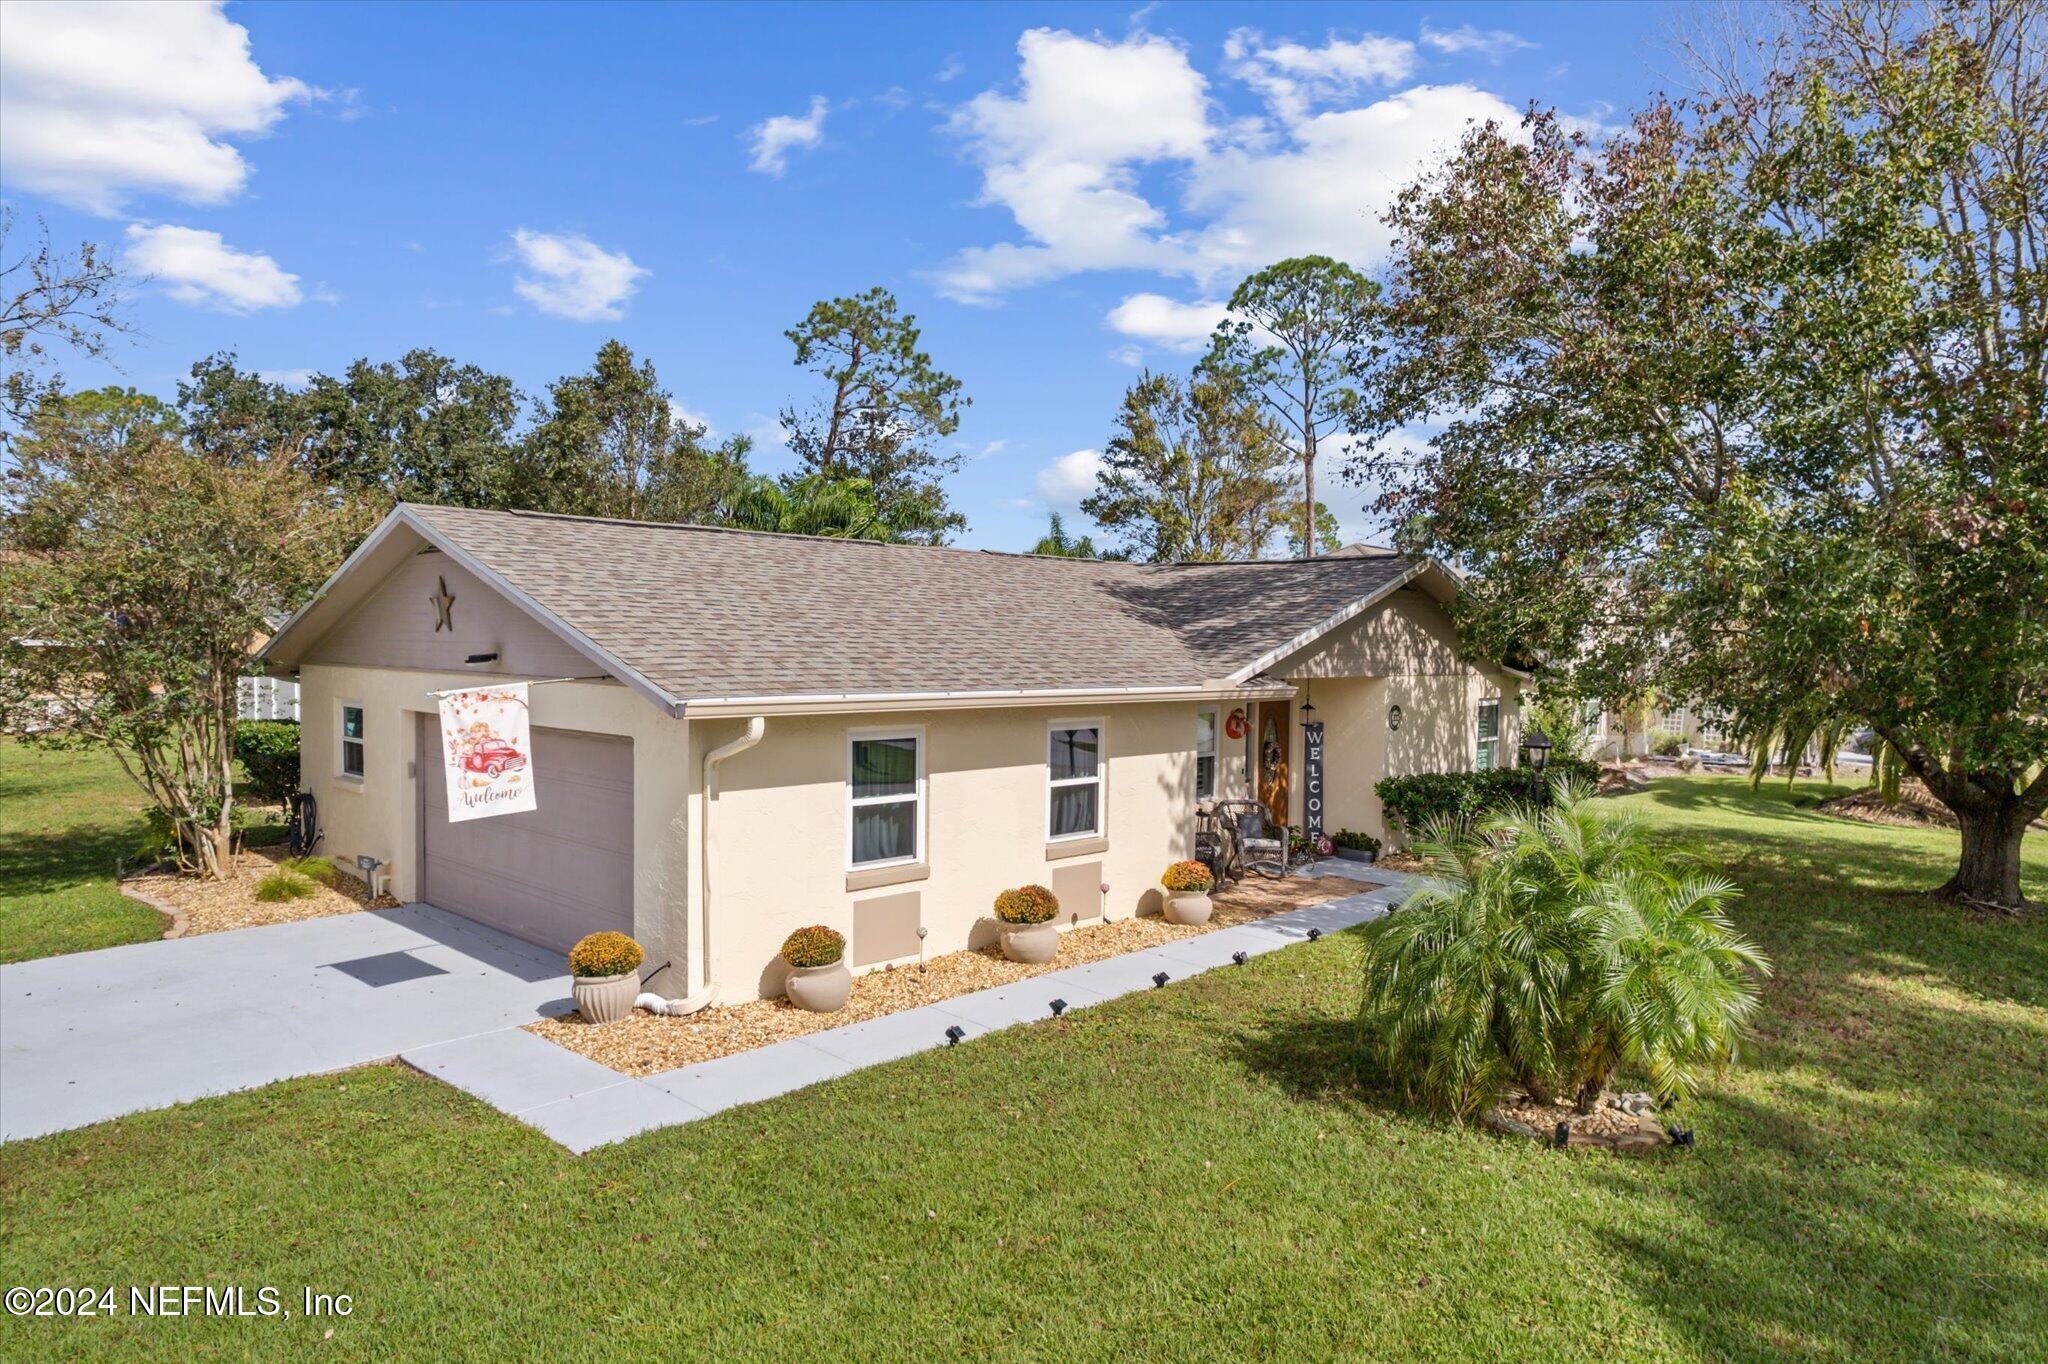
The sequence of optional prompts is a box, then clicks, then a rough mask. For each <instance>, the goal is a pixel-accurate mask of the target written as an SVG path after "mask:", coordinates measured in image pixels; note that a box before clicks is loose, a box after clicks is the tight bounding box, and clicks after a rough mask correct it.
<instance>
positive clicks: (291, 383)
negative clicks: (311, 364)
mask: <svg viewBox="0 0 2048 1364" xmlns="http://www.w3.org/2000/svg"><path fill="white" fill-rule="evenodd" d="M317 373H319V371H318V370H311V369H259V370H257V371H256V377H257V378H259V379H261V380H262V381H263V382H264V383H266V384H283V385H284V386H285V387H286V388H304V387H305V386H306V385H307V384H310V383H312V382H313V376H314V375H315V374H317Z"/></svg>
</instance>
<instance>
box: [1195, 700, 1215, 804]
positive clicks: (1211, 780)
mask: <svg viewBox="0 0 2048 1364" xmlns="http://www.w3.org/2000/svg"><path fill="white" fill-rule="evenodd" d="M1215 795H1216V712H1215V711H1213V710H1198V711H1196V712H1195V799H1196V800H1211V799H1214V798H1215Z"/></svg>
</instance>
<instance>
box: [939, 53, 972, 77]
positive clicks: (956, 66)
mask: <svg viewBox="0 0 2048 1364" xmlns="http://www.w3.org/2000/svg"><path fill="white" fill-rule="evenodd" d="M966 70H967V63H966V62H963V61H961V60H960V54H959V53H957V52H948V53H947V54H946V61H945V64H944V65H943V66H941V67H940V68H939V69H938V70H937V71H935V72H933V73H932V79H933V80H935V81H938V82H939V83H940V84H941V85H943V84H945V83H946V82H947V81H951V80H958V79H959V78H960V76H961V75H962V74H963V73H965V71H966Z"/></svg>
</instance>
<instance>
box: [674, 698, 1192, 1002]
mask: <svg viewBox="0 0 2048 1364" xmlns="http://www.w3.org/2000/svg"><path fill="white" fill-rule="evenodd" d="M1194 715H1195V707H1194V706H1193V705H1189V704H1180V703H1171V704H1150V705H1127V706H1112V707H1108V708H1105V709H1101V710H1096V711H1091V712H1085V713H1083V712H1074V711H1068V710H1063V709H1052V708H1036V707H1033V708H1017V709H1002V710H980V711H924V712H916V713H912V714H905V715H894V716H884V717H874V716H858V715H834V716H806V717H787V718H783V717H770V718H769V720H768V722H767V729H766V732H765V734H764V736H763V738H762V741H761V743H760V744H759V745H757V746H756V747H754V748H752V749H749V750H748V751H746V752H744V753H741V754H739V755H737V756H735V757H733V758H730V759H728V760H727V761H726V762H725V763H724V764H723V765H722V767H721V768H720V772H719V780H718V786H719V794H718V796H717V798H716V800H715V801H714V802H710V804H711V806H712V809H711V812H710V820H711V823H710V831H711V835H710V836H711V854H710V855H711V858H712V868H711V869H712V883H713V887H714V889H713V892H712V900H711V914H712V921H713V922H712V941H711V959H712V962H713V966H714V970H715V971H716V973H717V975H718V977H719V979H720V980H721V981H722V982H725V983H726V984H727V986H728V988H729V989H732V990H737V991H739V992H740V994H741V995H742V996H743V997H744V996H745V995H748V994H763V995H765V994H773V993H776V992H777V991H779V989H780V986H781V971H780V967H779V966H778V965H777V960H776V953H777V952H778V950H779V949H780V947H781V944H782V939H783V938H784V937H785V936H787V935H788V933H789V931H790V930H791V929H793V928H797V927H800V926H801V925H803V924H810V923H823V924H828V925H830V926H832V927H834V928H837V929H838V930H839V931H841V932H843V933H846V934H848V936H849V937H850V938H858V936H859V927H858V924H857V920H856V915H857V913H858V912H859V911H858V909H857V906H859V905H860V904H862V903H864V902H866V901H868V900H870V899H872V898H874V897H875V896H876V894H877V892H874V891H868V892H848V891H847V890H846V888H845V878H846V872H847V870H848V868H847V864H846V842H847V836H846V822H847V804H846V801H847V792H846V767H847V732H848V731H849V730H850V729H865V728H903V729H913V728H918V727H922V729H923V732H924V735H925V741H926V750H925V773H926V778H925V780H926V798H925V811H924V817H925V820H926V833H925V844H924V853H925V856H924V861H925V864H926V865H927V866H928V867H929V868H930V874H929V876H928V877H927V878H925V879H923V880H921V881H919V882H918V883H917V885H916V886H915V890H916V892H917V894H918V895H919V896H920V899H921V905H920V914H921V916H922V922H923V924H924V926H925V928H926V930H927V937H926V939H925V953H926V955H927V956H938V955H940V954H942V953H946V952H953V951H959V950H961V949H963V948H966V947H970V946H981V945H984V944H986V943H989V942H992V941H994V938H995V926H994V921H993V919H991V918H990V909H991V905H992V904H993V902H994V900H995V897H996V894H997V893H998V892H999V891H1002V890H1006V889H1008V888H1010V887H1012V886H1019V885H1024V884H1027V883H1030V882H1036V883H1038V884H1040V885H1047V886H1051V885H1053V884H1054V883H1055V881H1066V882H1067V883H1068V884H1073V882H1072V881H1071V880H1070V879H1069V878H1071V877H1073V876H1075V875H1077V873H1075V872H1071V871H1066V870H1063V869H1064V868H1068V867H1081V866H1097V867H1099V868H1100V870H1099V872H1090V873H1085V874H1086V875H1088V876H1089V877H1090V878H1091V884H1094V885H1100V884H1102V883H1105V882H1106V883H1108V885H1109V887H1110V890H1109V892H1108V893H1107V894H1106V895H1103V896H1102V908H1103V910H1104V911H1105V912H1106V913H1107V914H1108V916H1109V917H1111V918H1124V917H1128V916H1130V915H1131V914H1133V913H1137V912H1156V911H1157V908H1158V903H1159V897H1158V896H1157V894H1156V893H1155V889H1156V886H1157V882H1158V879H1159V875H1160V873H1161V872H1163V871H1164V870H1165V869H1166V865H1167V863H1169V862H1172V861H1174V860H1176V859H1177V858H1180V857H1184V856H1187V855H1188V853H1189V852H1190V851H1191V850H1192V846H1193V828H1192V825H1193V819H1194V752H1193V744H1194V724H1195V720H1194ZM1055 719H1058V720H1061V721H1101V722H1103V723H1104V724H1105V727H1106V730H1107V750H1108V755H1109V757H1108V776H1107V784H1106V790H1105V794H1104V799H1105V810H1106V816H1107V822H1106V826H1105V827H1106V831H1107V836H1108V839H1109V847H1108V849H1107V850H1106V851H1100V852H1088V853H1086V854H1077V855H1076V856H1075V857H1074V858H1073V859H1071V860H1070V859H1065V858H1060V859H1056V860H1053V861H1048V860H1047V859H1046V829H1045V821H1046V800H1047V792H1046V765H1045V756H1046V739H1047V731H1048V727H1049V724H1050V722H1051V721H1053V720H1055ZM692 728H693V729H694V730H695V731H697V732H696V733H695V734H694V735H693V740H692V742H693V746H694V748H695V750H696V751H697V753H699V754H701V753H703V752H705V751H708V750H709V749H710V748H713V747H715V746H717V745H719V744H723V743H725V742H727V741H729V740H730V739H732V738H734V737H736V736H737V735H738V734H739V733H740V732H741V731H742V729H743V728H744V722H743V721H737V720H731V721H726V720H719V721H699V722H697V723H696V724H695V725H693V726H692ZM692 779H693V782H695V781H696V778H695V775H694V765H693V778H692ZM697 785H701V783H697ZM693 799H694V800H696V801H698V802H699V803H700V804H701V803H704V802H703V801H702V792H701V790H696V789H695V787H694V786H693ZM1077 846H1087V845H1085V844H1083V845H1077ZM1087 907H1088V908H1092V907H1093V906H1087ZM1075 913H1076V911H1075V910H1071V909H1068V910H1065V911H1064V912H1063V913H1062V915H1061V918H1060V922H1061V926H1062V927H1063V928H1065V927H1071V926H1072V925H1073V923H1074V922H1075V918H1074V915H1075ZM904 957H905V958H907V959H909V960H915V955H914V948H913V949H912V951H911V952H907V953H905V954H904Z"/></svg>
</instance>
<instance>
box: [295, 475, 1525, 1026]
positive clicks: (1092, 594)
mask: <svg viewBox="0 0 2048 1364" xmlns="http://www.w3.org/2000/svg"><path fill="white" fill-rule="evenodd" d="M1456 591H1457V582H1456V580H1455V578H1454V577H1453V576H1452V575H1450V574H1448V573H1446V572H1445V571H1444V570H1442V569H1441V568H1439V567H1437V566H1434V565H1431V564H1426V563H1417V562H1411V561H1409V560H1406V559H1403V558H1400V557H1398V556H1396V555H1393V554H1390V553H1387V552H1384V551H1377V550H1356V551H1348V552H1346V553H1344V554H1340V555H1333V556H1328V557H1324V558H1319V559H1314V560H1300V561H1273V562H1259V563H1238V564H1125V563H1104V562H1096V561H1090V560H1073V559H1057V558H1040V557H1036V556H1031V555H1019V554H998V553H990V552H983V551H973V550H959V549H934V548H925V547H918V546H906V545H882V544H871V543H866V542H859V541H846V540H830V539H817V538H809V537H803V536H787V535H770V534H761V533H755V532H746V531H733V530H723V529H710V528H704V527H697V526H677V525H649V524H639V523H632V522H622V521H609V520H600V519H590V518H581V517H566V516H550V515H541V514H530V513H523V512H503V511H476V510H460V509H453V508H445V507H427V506H411V505H407V506H401V507H399V508H398V509H397V510H395V511H394V512H393V513H392V514H391V515H390V516H389V517H388V518H387V519H386V520H385V521H384V523H383V524H382V525H381V526H379V527H378V529H377V530H376V532H375V533H374V534H372V535H371V536H370V537H369V538H368V539H367V540H366V541H365V542H364V543H363V544H362V546H361V547H360V548H358V549H357V550H356V552H355V553H354V554H353V555H352V556H351V557H350V558H349V560H348V562H347V563H346V564H344V565H343V566H342V568H341V569H340V570H339V571H338V572H337V573H336V574H335V575H334V577H333V578H332V579H331V580H330V581H329V582H328V583H327V584H326V586H325V587H323V588H322V590H321V592H320V594H319V596H318V597H317V598H316V599H315V600H314V601H313V602H312V603H311V604H309V605H308V606H307V607H306V608H305V609H303V610H302V611H300V612H299V613H298V615H296V616H295V617H293V619H292V620H291V621H290V622H289V623H288V624H286V625H285V627H284V628H283V629H282V630H280V631H279V633H278V635H277V637H276V638H275V639H273V640H272V641H271V642H270V644H269V645H268V647H267V649H266V650H265V657H266V658H267V659H268V661H269V663H270V665H271V668H272V669H273V671H276V672H280V673H291V674H296V676H297V678H298V681H299V684H300V698H301V704H300V714H301V723H302V725H303V738H302V759H301V762H302V768H303V785H304V788H305V790H306V791H308V792H310V793H311V794H312V795H313V796H314V797H315V799H316V801H317V805H318V822H319V826H320V829H321V831H322V840H323V841H322V843H321V845H320V851H321V852H322V853H324V854H326V855H328V856H330V857H333V858H335V859H337V860H338V861H341V862H342V863H343V864H344V865H347V866H353V865H354V862H355V859H356V858H357V857H358V856H368V857H372V858H375V859H377V861H378V862H379V863H380V864H381V866H380V868H379V871H378V875H379V877H380V878H383V879H385V880H386V881H387V882H388V888H389V889H390V891H391V892H392V893H393V894H395V895H397V896H398V897H399V898H401V899H406V900H423V901H427V902H430V903H433V904H436V905H439V906H441V907H442V908H444V909H448V910H451V911H454V912H456V913H459V914H464V915H468V916H471V917H474V918H476V919H479V920H482V921H484V922H486V923H489V924H492V925H494V926H497V927H499V928H502V929H504V930H505V931H507V932H510V933H513V934H515V935H517V936H519V937H522V938H526V939H528V940H530V941H534V942H537V943H542V944H545V945H547V946H550V947H554V948H563V947H566V946H567V945H568V944H569V943H570V942H572V941H573V940H574V939H576V938H578V937H580V936H581V935H582V934H584V933H586V932H589V931H592V930H594V929H599V928H617V929H621V930H624V931H627V932H630V933H632V934H633V936H634V937H636V938H638V939H639V940H640V941H641V942H642V944H644V945H645V946H646V948H647V951H648V968H647V969H648V972H649V988H651V989H655V990H659V991H661V992H663V993H666V994H670V995H686V994H691V993H694V992H698V991H701V990H703V989H704V988H706V987H707V986H715V987H716V988H717V989H718V990H719V991H720V993H721V996H722V997H723V998H725V999H728V1000H743V999H752V998H755V997H757V996H762V995H771V994H776V993H779V992H780V989H781V973H780V966H779V963H778V959H777V950H778V948H779V946H780V944H781V942H782V939H783V938H784V937H785V936H786V935H787V934H788V933H789V932H790V930H792V929H794V928H797V927H800V926H802V925H805V924H812V923H823V924H829V925H831V926H832V927H834V928H837V929H838V930H840V931H841V932H843V933H844V934H845V935H846V937H847V941H848V955H849V960H850V961H851V963H852V964H853V965H854V966H855V967H856V969H858V968H863V967H875V966H881V965H884V964H888V963H894V962H903V961H912V960H915V959H916V958H917V956H918V955H919V952H920V948H922V950H923V951H924V952H925V953H927V954H931V955H936V954H939V953H943V952H948V951H954V950H958V949H960V948H962V947H966V946H969V945H979V944H980V943H982V942H985V941H987V940H989V938H990V936H991V935H992V928H991V926H990V925H989V923H988V922H987V918H986V916H987V914H988V911H989V907H990V903H991V901H992V900H993V899H994V897H995V895H996V893H997V892H998V891H1001V890H1003V889H1006V888H1008V887H1011V886H1016V885H1021V884H1024V883H1026V882H1038V883H1041V884H1044V885H1048V886H1050V887H1051V888H1052V889H1053V891H1054V892H1055V893H1056V894H1057V895H1058V896H1059V899H1060V904H1061V922H1062V925H1063V926H1071V925H1073V924H1076V923H1086V922H1089V921H1091V920H1095V919H1099V918H1101V917H1104V916H1109V917H1116V918H1121V917H1124V916H1127V915H1133V914H1144V913H1150V912H1156V909H1157V906H1158V901H1159V897H1158V891H1157V889H1156V887H1157V884H1158V879H1159V875H1160V873H1161V872H1162V871H1163V870H1164V869H1165V867H1166V865H1167V863H1169V862H1171V861H1174V860H1175V859H1178V858H1181V857H1185V856H1187V855H1188V854H1189V853H1190V851H1191V849H1192V846H1193V839H1194V827H1195V823H1196V812H1197V804H1198V802H1199V801H1202V800H1204V799H1206V798H1209V797H1212V796H1219V797H1241V796H1245V795H1247V794H1248V793H1252V792H1256V793H1257V798H1259V799H1261V800H1264V801H1266V802H1267V803H1268V805H1269V808H1271V809H1273V810H1274V811H1275V812H1276V813H1281V812H1284V814H1285V817H1286V819H1287V821H1288V822H1290V823H1293V824H1296V825H1300V824H1301V823H1302V822H1303V821H1302V803H1303V793H1302V781H1301V771H1300V769H1301V747H1302V731H1301V724H1302V722H1303V720H1304V718H1305V717H1308V716H1313V717H1314V718H1315V719H1317V720H1320V721H1321V722H1322V723H1323V724H1324V725H1325V727H1326V731H1325V739H1326V742H1325V755H1326V756H1325V765H1324V776H1325V787H1326V792H1327V809H1326V813H1325V815H1324V821H1323V823H1324V827H1325V828H1326V829H1328V830H1336V829H1340V828H1351V829H1357V830H1361V831H1363V832H1368V833H1372V834H1375V835H1380V836H1384V835H1385V833H1386V830H1385V829H1384V828H1383V826H1382V823H1381V818H1380V810H1379V803H1378V800H1377V798H1376V797H1375V796H1374V795H1373V792H1372V787H1373V783H1374V782H1376V781H1378V780H1379V779H1380V778H1381V777H1383V776H1386V775H1388V774H1390V773H1403V772H1414V771H1427V770H1454V769H1462V768H1469V767H1472V766H1475V765H1486V764H1488V763H1492V762H1500V763H1512V762H1513V761H1514V756H1513V755H1514V752H1515V744H1516V734H1517V724H1516V715H1517V704H1516V695H1517V691H1516V689H1517V683H1518V682H1519V680H1520V675H1519V674H1516V673H1514V672H1512V671H1510V670H1508V669H1504V668H1501V667H1499V666H1495V665H1489V664H1485V663H1482V662H1479V661H1477V660H1474V659H1472V658H1470V657H1468V656H1466V655H1465V654H1464V653H1462V652H1461V651H1460V649H1459V648H1458V643H1457V639H1456V636H1455V633H1454V631H1453V629H1452V626H1451V623H1450V618H1449V616H1448V615H1447V614H1446V612H1445V609H1444V606H1445V603H1446V602H1448V601H1449V600H1450V599H1451V597H1452V596H1453V594H1455V592H1456ZM520 679H526V680H530V681H534V682H544V683H545V685H539V686H535V687H533V688H532V690H531V692H530V697H531V707H530V716H531V722H532V725H533V728H534V733H533V748H534V752H533V754H532V778H533V784H534V790H535V793H536V798H537V808H536V809H534V810H532V811H530V812H523V813H518V814H511V815H503V816H498V817H495V818H486V819H476V820H470V821H466V822H462V823H455V824H451V823H450V822H449V820H448V818H447V813H446V805H445V794H444V791H443V788H442V780H443V778H442V765H441V762H440V759H439V754H440V751H441V750H440V744H439V738H440V736H439V723H440V722H439V718H438V713H437V701H436V696H435V693H437V692H439V691H441V690H444V689H449V688H460V687H464V686H475V685H477V684H479V683H482V682H502V681H513V680H520ZM1311 707H1312V709H1311ZM920 934H922V938H921V937H920Z"/></svg>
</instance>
